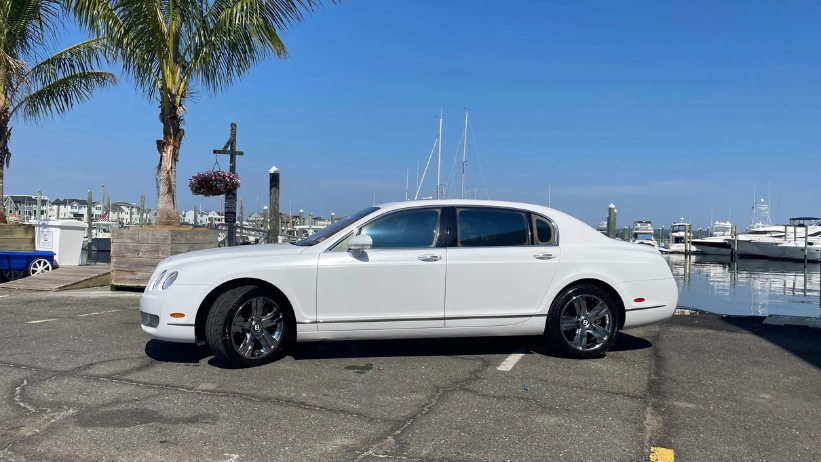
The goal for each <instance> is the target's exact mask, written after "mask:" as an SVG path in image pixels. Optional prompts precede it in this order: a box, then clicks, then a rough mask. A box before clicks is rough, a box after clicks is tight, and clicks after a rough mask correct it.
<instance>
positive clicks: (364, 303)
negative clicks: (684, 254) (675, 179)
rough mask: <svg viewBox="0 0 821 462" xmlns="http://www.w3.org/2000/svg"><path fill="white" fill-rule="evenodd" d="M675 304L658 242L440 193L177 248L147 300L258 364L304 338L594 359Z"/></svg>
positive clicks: (187, 329)
mask: <svg viewBox="0 0 821 462" xmlns="http://www.w3.org/2000/svg"><path fill="white" fill-rule="evenodd" d="M677 302H678V288H677V286H676V283H675V281H674V280H673V276H672V274H671V272H670V269H669V267H668V266H667V263H666V262H665V261H664V259H663V258H662V257H661V255H660V254H659V252H658V251H657V250H655V249H652V248H649V247H645V246H640V245H634V244H629V243H625V242H620V241H616V240H612V239H608V238H607V237H605V236H603V235H602V234H600V233H599V232H598V231H596V230H595V229H593V228H591V227H589V226H587V225H586V224H584V223H582V222H580V221H579V220H577V219H575V218H573V217H570V216H568V215H566V214H564V213H561V212H559V211H557V210H553V209H550V208H546V207H541V206H538V205H531V204H521V203H512V202H496V201H475V200H436V201H414V202H399V203H392V204H385V205H381V206H377V207H368V208H366V209H364V210H362V211H360V212H358V213H355V214H353V215H351V216H349V217H347V218H345V219H343V220H341V221H338V222H336V223H334V224H332V225H331V226H328V227H327V228H324V229H322V230H321V231H319V232H317V233H315V234H313V235H312V236H311V237H309V238H308V239H306V240H303V241H301V242H298V243H296V244H271V245H257V246H243V247H233V248H224V249H213V250H204V251H198V252H191V253H187V254H183V255H178V256H174V257H170V258H167V259H165V260H163V261H162V262H161V263H160V264H159V265H158V266H157V269H156V270H155V271H154V274H153V275H152V277H151V279H150V281H149V283H148V286H147V287H146V289H145V293H144V294H143V296H142V299H141V301H140V311H141V315H142V329H143V331H145V332H146V333H148V334H149V335H150V336H152V337H154V338H156V339H160V340H165V341H169V342H183V343H198V344H200V345H204V344H207V345H208V347H209V348H210V349H211V350H212V351H213V353H214V354H215V355H216V356H217V357H219V358H220V359H222V360H223V361H225V362H227V363H229V364H231V365H234V366H254V365H259V364H264V363H268V362H271V361H274V360H276V359H277V358H280V357H282V356H283V355H284V354H285V353H286V350H287V348H288V346H289V345H290V344H291V343H292V342H293V341H316V340H343V339H387V338H418V337H423V338H425V337H426V338H430V337H468V336H470V337H473V336H503V335H544V337H545V338H546V339H547V341H548V342H550V344H551V345H552V346H553V347H554V348H555V349H556V350H557V351H558V352H560V353H562V354H564V355H566V356H569V357H573V358H593V357H599V356H602V355H604V353H605V352H606V351H607V350H608V349H609V348H610V347H611V346H612V345H613V342H614V341H615V340H616V336H617V334H618V332H619V330H621V329H627V328H631V327H638V326H643V325H647V324H651V323H654V322H659V321H663V320H665V319H667V318H669V317H670V316H672V314H673V311H674V310H675V307H676V303H677Z"/></svg>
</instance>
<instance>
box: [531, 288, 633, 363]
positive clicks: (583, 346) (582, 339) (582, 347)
mask: <svg viewBox="0 0 821 462" xmlns="http://www.w3.org/2000/svg"><path fill="white" fill-rule="evenodd" d="M597 300H598V301H597ZM600 303H601V304H603V305H604V308H600V306H599V304H600ZM580 305H584V309H583V311H584V313H585V314H584V315H579V313H578V311H579V308H578V307H580ZM600 309H603V310H604V311H605V313H604V314H603V315H602V316H601V317H597V318H596V319H593V317H595V316H598V315H599V314H600V311H599V310H600ZM588 310H589V311H588ZM588 314H590V316H588ZM563 316H564V317H565V319H566V321H567V322H568V324H567V325H565V326H564V327H565V329H562V317H563ZM571 318H574V319H575V323H576V324H575V326H576V327H575V328H574V327H570V326H571V325H572V323H571V322H570V319H571ZM619 322H620V319H619V309H618V305H616V302H615V300H613V297H611V296H610V294H608V293H607V292H605V291H604V290H602V289H601V288H599V287H596V286H593V285H587V284H585V285H578V286H574V287H570V288H568V289H566V290H564V291H563V292H562V293H560V294H559V296H558V297H556V299H555V300H553V303H552V304H551V305H550V311H549V312H548V315H547V325H546V327H545V336H546V337H547V341H548V343H550V345H551V346H552V347H553V349H554V350H556V351H557V352H558V353H560V354H562V355H563V356H566V357H568V358H574V359H592V358H601V357H602V356H604V355H605V353H607V350H609V349H610V347H612V346H613V343H614V342H615V341H616V336H617V335H618V333H619ZM574 329H575V330H574ZM582 329H584V330H582ZM604 332H607V335H606V337H605V336H604V334H603V333H604ZM581 333H583V335H580V334H581ZM600 337H601V338H600Z"/></svg>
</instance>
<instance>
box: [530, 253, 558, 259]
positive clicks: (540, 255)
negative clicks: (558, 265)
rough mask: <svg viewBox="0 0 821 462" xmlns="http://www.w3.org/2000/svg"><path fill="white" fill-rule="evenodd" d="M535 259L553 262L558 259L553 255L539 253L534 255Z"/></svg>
mask: <svg viewBox="0 0 821 462" xmlns="http://www.w3.org/2000/svg"><path fill="white" fill-rule="evenodd" d="M533 258H535V259H536V260H551V259H553V258H556V257H554V256H553V254H552V253H537V254H536V255H533Z"/></svg>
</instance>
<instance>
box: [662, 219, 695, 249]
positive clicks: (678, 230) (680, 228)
mask: <svg viewBox="0 0 821 462" xmlns="http://www.w3.org/2000/svg"><path fill="white" fill-rule="evenodd" d="M689 230H690V224H689V223H685V222H684V217H681V219H679V221H677V222H675V223H673V224H672V225H670V242H669V243H668V244H667V250H669V251H670V253H685V252H686V250H687V249H686V246H687V237H688V234H690V235H691V236H690V237H692V233H690V232H689Z"/></svg>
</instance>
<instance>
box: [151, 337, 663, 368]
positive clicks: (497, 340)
mask: <svg viewBox="0 0 821 462" xmlns="http://www.w3.org/2000/svg"><path fill="white" fill-rule="evenodd" d="M652 346H653V344H652V343H650V342H649V341H647V340H645V339H643V338H640V337H635V336H632V335H630V334H625V333H619V336H618V338H617V339H616V342H615V343H614V344H613V346H612V347H611V348H610V351H613V352H615V351H633V350H643V349H646V348H650V347H652ZM517 351H523V352H525V353H527V354H540V355H543V356H550V357H555V358H560V357H562V356H561V355H560V354H558V353H557V352H555V351H553V350H552V349H551V348H550V347H549V346H548V345H547V342H545V341H544V339H543V338H542V337H541V336H533V337H527V336H524V337H467V338H447V339H402V340H340V341H327V342H305V343H297V344H295V345H294V346H293V348H292V349H291V352H290V354H289V356H290V357H292V358H293V359H294V360H296V361H303V360H317V359H346V358H351V359H362V358H388V357H413V356H419V357H422V356H482V355H499V354H510V353H514V352H517ZM145 354H146V356H148V357H149V358H151V359H153V360H155V361H161V362H166V363H177V364H199V363H200V362H201V361H202V360H204V359H206V358H209V359H208V362H207V363H208V365H210V366H214V367H218V368H220V369H232V368H233V367H231V366H230V365H228V364H225V363H223V362H222V361H220V360H219V359H217V358H215V357H213V355H212V354H211V352H210V351H208V349H207V348H204V347H197V346H195V345H192V344H181V343H171V342H163V341H161V340H149V341H148V342H147V343H146V344H145Z"/></svg>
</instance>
